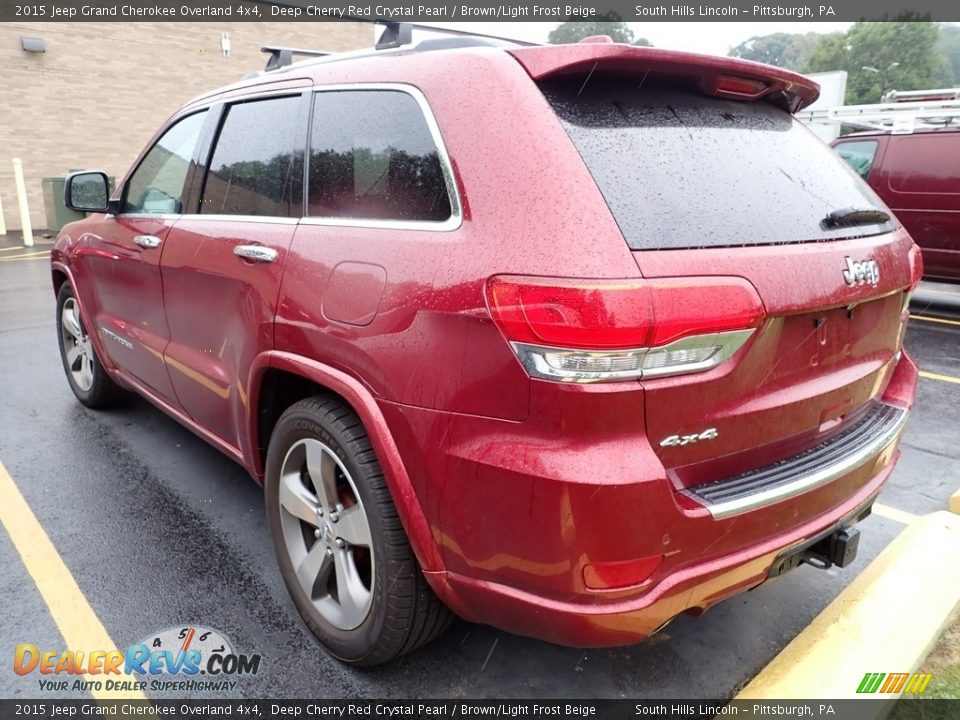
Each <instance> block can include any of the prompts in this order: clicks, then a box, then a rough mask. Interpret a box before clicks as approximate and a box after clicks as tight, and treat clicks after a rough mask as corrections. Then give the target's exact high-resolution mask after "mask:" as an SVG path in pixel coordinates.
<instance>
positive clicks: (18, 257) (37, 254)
mask: <svg viewBox="0 0 960 720" xmlns="http://www.w3.org/2000/svg"><path fill="white" fill-rule="evenodd" d="M49 255H50V251H49V250H38V251H36V252H31V253H23V254H22V255H5V256H3V257H2V258H0V260H3V261H7V260H23V259H24V258H32V257H47V256H49Z"/></svg>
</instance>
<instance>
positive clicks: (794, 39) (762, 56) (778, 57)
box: [727, 32, 821, 70]
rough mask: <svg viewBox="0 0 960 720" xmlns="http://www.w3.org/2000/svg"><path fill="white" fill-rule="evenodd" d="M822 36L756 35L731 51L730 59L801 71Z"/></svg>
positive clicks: (810, 34) (793, 34)
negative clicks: (741, 59) (734, 58)
mask: <svg viewBox="0 0 960 720" xmlns="http://www.w3.org/2000/svg"><path fill="white" fill-rule="evenodd" d="M820 37H821V36H820V35H818V34H817V33H814V32H809V33H806V34H801V33H773V34H772V35H754V36H753V37H751V38H750V39H748V40H744V41H743V42H742V43H740V44H739V45H737V46H736V47H735V48H733V49H732V50H730V52H729V53H727V54H728V55H730V57H737V58H743V59H744V60H754V61H756V62H762V63H766V64H767V65H776V66H777V67H782V68H787V69H789V70H799V69H800V68H802V67H803V66H804V65H806V63H807V58H808V57H809V56H810V53H811V52H812V51H813V49H814V48H815V47H816V46H817V43H818V42H819V40H820Z"/></svg>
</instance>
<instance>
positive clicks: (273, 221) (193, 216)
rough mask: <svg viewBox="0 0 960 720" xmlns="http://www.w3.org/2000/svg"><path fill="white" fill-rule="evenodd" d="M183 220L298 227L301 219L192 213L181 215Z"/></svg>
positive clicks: (280, 216)
mask: <svg viewBox="0 0 960 720" xmlns="http://www.w3.org/2000/svg"><path fill="white" fill-rule="evenodd" d="M180 219H181V220H188V221H195V220H210V221H213V222H240V223H258V224H260V225H267V224H269V225H298V224H299V223H300V218H296V217H286V216H283V215H229V214H222V213H210V214H209V215H205V214H203V213H190V214H189V215H181V216H180Z"/></svg>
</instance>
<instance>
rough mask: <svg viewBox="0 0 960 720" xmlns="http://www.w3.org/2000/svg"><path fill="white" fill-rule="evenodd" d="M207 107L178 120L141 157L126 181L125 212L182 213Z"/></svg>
mask: <svg viewBox="0 0 960 720" xmlns="http://www.w3.org/2000/svg"><path fill="white" fill-rule="evenodd" d="M206 116H207V112H206V110H204V111H203V112H198V113H196V114H194V115H190V116H188V117H185V118H184V119H182V120H179V121H177V123H176V124H175V125H173V126H172V127H171V128H170V129H169V130H167V131H166V132H165V133H164V134H163V136H162V137H161V138H160V139H159V140H157V143H156V145H154V146H153V147H152V148H150V152H148V153H147V155H146V157H144V158H143V162H141V163H140V165H139V167H137V169H136V170H135V171H134V173H133V175H132V176H131V177H130V181H129V182H128V183H127V194H126V198H125V200H124V204H123V212H125V213H147V214H158V215H162V214H177V213H180V212H183V191H184V183H185V182H186V180H187V173H188V171H189V170H190V165H191V163H192V162H193V151H194V150H195V149H196V146H197V138H199V137H200V128H201V127H203V121H204V119H205V118H206Z"/></svg>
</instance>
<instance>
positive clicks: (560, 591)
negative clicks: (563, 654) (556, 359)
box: [384, 354, 917, 647]
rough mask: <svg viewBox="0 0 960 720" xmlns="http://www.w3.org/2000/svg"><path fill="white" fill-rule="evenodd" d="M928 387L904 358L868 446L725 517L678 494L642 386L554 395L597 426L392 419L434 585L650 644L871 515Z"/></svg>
mask: <svg viewBox="0 0 960 720" xmlns="http://www.w3.org/2000/svg"><path fill="white" fill-rule="evenodd" d="M916 383H917V369H916V366H915V365H914V364H913V363H912V361H910V359H909V358H908V357H907V356H906V355H905V354H904V355H902V357H900V358H899V362H897V364H896V366H895V368H894V370H893V372H892V375H891V376H890V380H889V382H888V384H887V387H886V390H885V392H884V393H883V396H882V397H881V398H880V400H881V402H882V403H883V405H884V407H890V408H891V410H890V411H889V417H888V418H887V420H889V422H880V423H879V424H878V425H877V426H875V428H874V429H875V430H876V432H875V433H873V434H871V435H870V438H871V441H870V442H868V443H867V445H866V446H867V447H869V452H868V453H865V454H864V453H861V454H860V455H858V456H857V459H856V462H853V463H850V464H848V465H842V466H841V465H837V466H836V467H835V468H834V469H835V470H836V469H837V468H842V472H840V471H838V472H839V474H837V472H833V473H831V474H830V477H829V479H824V480H823V481H822V482H819V483H812V484H809V485H808V486H805V487H803V488H802V489H797V488H792V489H791V492H790V493H786V494H784V495H782V496H778V497H774V498H768V502H767V503H766V504H762V505H761V506H759V507H750V508H747V509H744V510H743V511H741V512H737V513H735V514H730V515H725V516H714V515H712V514H711V512H710V511H709V509H708V507H707V506H705V504H703V503H701V502H696V501H695V500H694V498H693V497H692V496H691V494H690V493H686V492H684V489H683V488H682V487H676V486H675V485H674V484H673V483H672V482H671V481H670V480H669V479H668V478H667V477H666V475H665V470H664V468H663V467H662V465H660V463H659V461H658V460H657V457H656V455H655V453H654V452H653V450H652V448H651V447H650V446H649V443H648V442H647V440H646V438H645V437H643V436H642V435H640V434H638V433H636V431H635V430H633V429H632V428H631V427H630V425H629V423H631V422H635V421H634V420H633V418H634V417H637V416H640V417H642V413H643V407H642V403H643V396H642V392H641V391H639V390H637V391H631V390H618V391H617V392H613V391H612V390H611V389H610V388H609V387H601V386H594V387H586V388H585V387H579V386H577V387H564V388H551V390H550V396H551V397H554V396H556V394H557V393H558V392H563V393H569V396H568V397H565V398H564V402H566V403H570V404H575V403H581V404H582V405H583V407H584V408H585V409H586V408H587V407H589V408H590V409H591V410H596V409H597V408H598V407H602V409H603V410H604V411H608V412H604V413H598V414H597V415H596V416H595V415H593V414H591V413H590V412H583V413H574V414H572V417H574V418H582V422H583V427H577V428H574V429H571V427H570V426H569V423H568V424H567V425H558V426H557V427H552V426H550V424H549V422H540V423H538V424H536V425H532V426H531V425H527V426H525V425H523V424H517V423H513V424H507V423H504V422H502V421H496V420H491V419H486V418H477V417H466V416H459V415H452V414H443V415H441V414H438V413H435V412H432V411H426V410H423V409H416V408H406V407H400V406H396V405H393V406H390V405H386V406H384V414H385V416H386V417H387V418H388V422H389V423H390V425H391V429H392V430H393V431H394V436H395V437H396V438H397V439H398V446H400V447H401V453H402V454H404V455H405V458H404V460H405V463H406V464H407V466H408V468H409V469H410V475H411V478H412V479H413V481H414V483H415V485H416V488H415V491H416V493H417V496H418V498H420V500H421V502H422V503H423V507H424V511H425V515H426V517H427V519H428V521H429V523H430V528H431V532H432V535H433V539H434V541H435V542H436V545H437V547H438V552H439V554H440V556H441V558H442V560H443V565H444V568H443V569H442V570H438V571H435V572H429V573H427V577H428V579H429V581H430V583H431V585H432V586H433V588H434V589H435V590H436V592H437V593H438V594H439V595H440V597H441V598H442V599H443V600H444V602H446V603H447V605H448V606H449V607H450V608H451V609H452V610H453V611H454V612H456V613H457V614H458V615H460V616H461V617H463V618H464V619H467V620H470V621H474V622H480V623H487V624H491V625H495V626H497V627H500V628H503V629H505V630H508V631H511V632H515V633H518V634H522V635H529V636H533V637H537V638H541V639H544V640H548V641H552V642H556V643H559V644H564V645H571V646H580V647H602V646H615V645H625V644H631V643H634V642H637V641H639V640H642V639H643V638H644V637H646V636H648V635H650V634H651V633H652V632H654V631H655V630H657V629H658V628H659V627H661V626H662V625H663V624H664V623H666V622H668V621H669V620H671V619H673V618H674V617H676V616H677V615H679V614H680V613H684V612H687V613H691V614H699V613H701V612H703V611H704V610H706V609H707V608H709V607H710V606H711V605H713V604H715V603H717V602H719V601H720V600H723V599H725V598H727V597H730V596H732V595H735V594H737V593H738V592H741V591H744V590H747V589H749V588H751V587H754V586H756V585H758V584H760V583H762V582H763V581H764V580H765V579H766V577H767V573H768V571H769V569H770V567H771V565H772V564H773V562H774V560H775V559H776V558H777V556H778V555H780V554H781V553H782V552H783V551H784V550H786V549H788V548H791V547H792V546H795V545H799V544H801V543H803V542H804V541H806V540H809V539H811V538H814V537H817V536H819V535H821V534H823V533H824V532H825V531H827V530H830V529H832V528H836V527H842V526H844V525H846V524H852V523H853V522H855V521H856V520H857V519H858V518H860V517H862V516H863V515H864V514H865V512H866V511H867V510H868V509H869V507H870V506H871V505H872V503H873V501H874V500H875V499H876V497H877V495H878V494H879V492H880V490H881V488H882V486H883V484H884V483H885V482H886V480H887V478H888V477H889V476H890V473H891V472H892V470H893V468H894V465H895V463H896V460H897V458H898V456H899V452H898V445H899V441H900V436H901V435H902V432H903V428H904V419H905V417H904V413H905V411H906V410H908V409H909V407H910V405H911V404H912V401H913V397H914V394H915V391H916ZM625 393H630V395H629V396H628V397H624V394H625ZM532 400H533V402H534V403H536V402H538V392H537V388H536V386H535V384H534V387H533V392H532ZM605 403H610V404H611V407H610V408H607V407H604V404H605ZM548 407H549V406H548ZM556 416H557V415H551V414H550V413H543V414H542V415H538V417H543V418H550V417H556ZM593 417H604V418H610V420H609V421H606V420H605V421H604V422H603V423H597V422H593V421H592V420H591V418H593ZM618 422H619V423H622V427H621V426H617V425H616V423H618ZM611 425H613V430H612V431H611ZM574 438H575V439H576V442H575V441H574ZM425 440H426V442H425ZM853 445H856V443H854V444H853ZM859 447H861V449H862V447H863V445H862V444H861V445H860V446H859ZM836 459H837V458H836V457H834V460H836ZM780 464H781V463H777V465H778V466H779V465H780ZM788 479H789V478H788ZM793 490H796V492H795V493H794V492H793ZM657 556H660V557H662V558H663V560H662V564H661V565H660V566H659V567H658V568H657V569H656V571H654V573H653V574H652V575H651V576H650V577H649V578H648V579H647V580H646V581H644V582H642V583H641V584H638V585H634V586H631V587H626V588H619V589H615V590H609V589H608V590H595V589H591V588H589V587H587V586H586V584H585V582H584V570H585V567H586V566H587V565H588V564H592V563H618V562H624V561H632V560H636V559H640V558H650V557H657Z"/></svg>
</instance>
